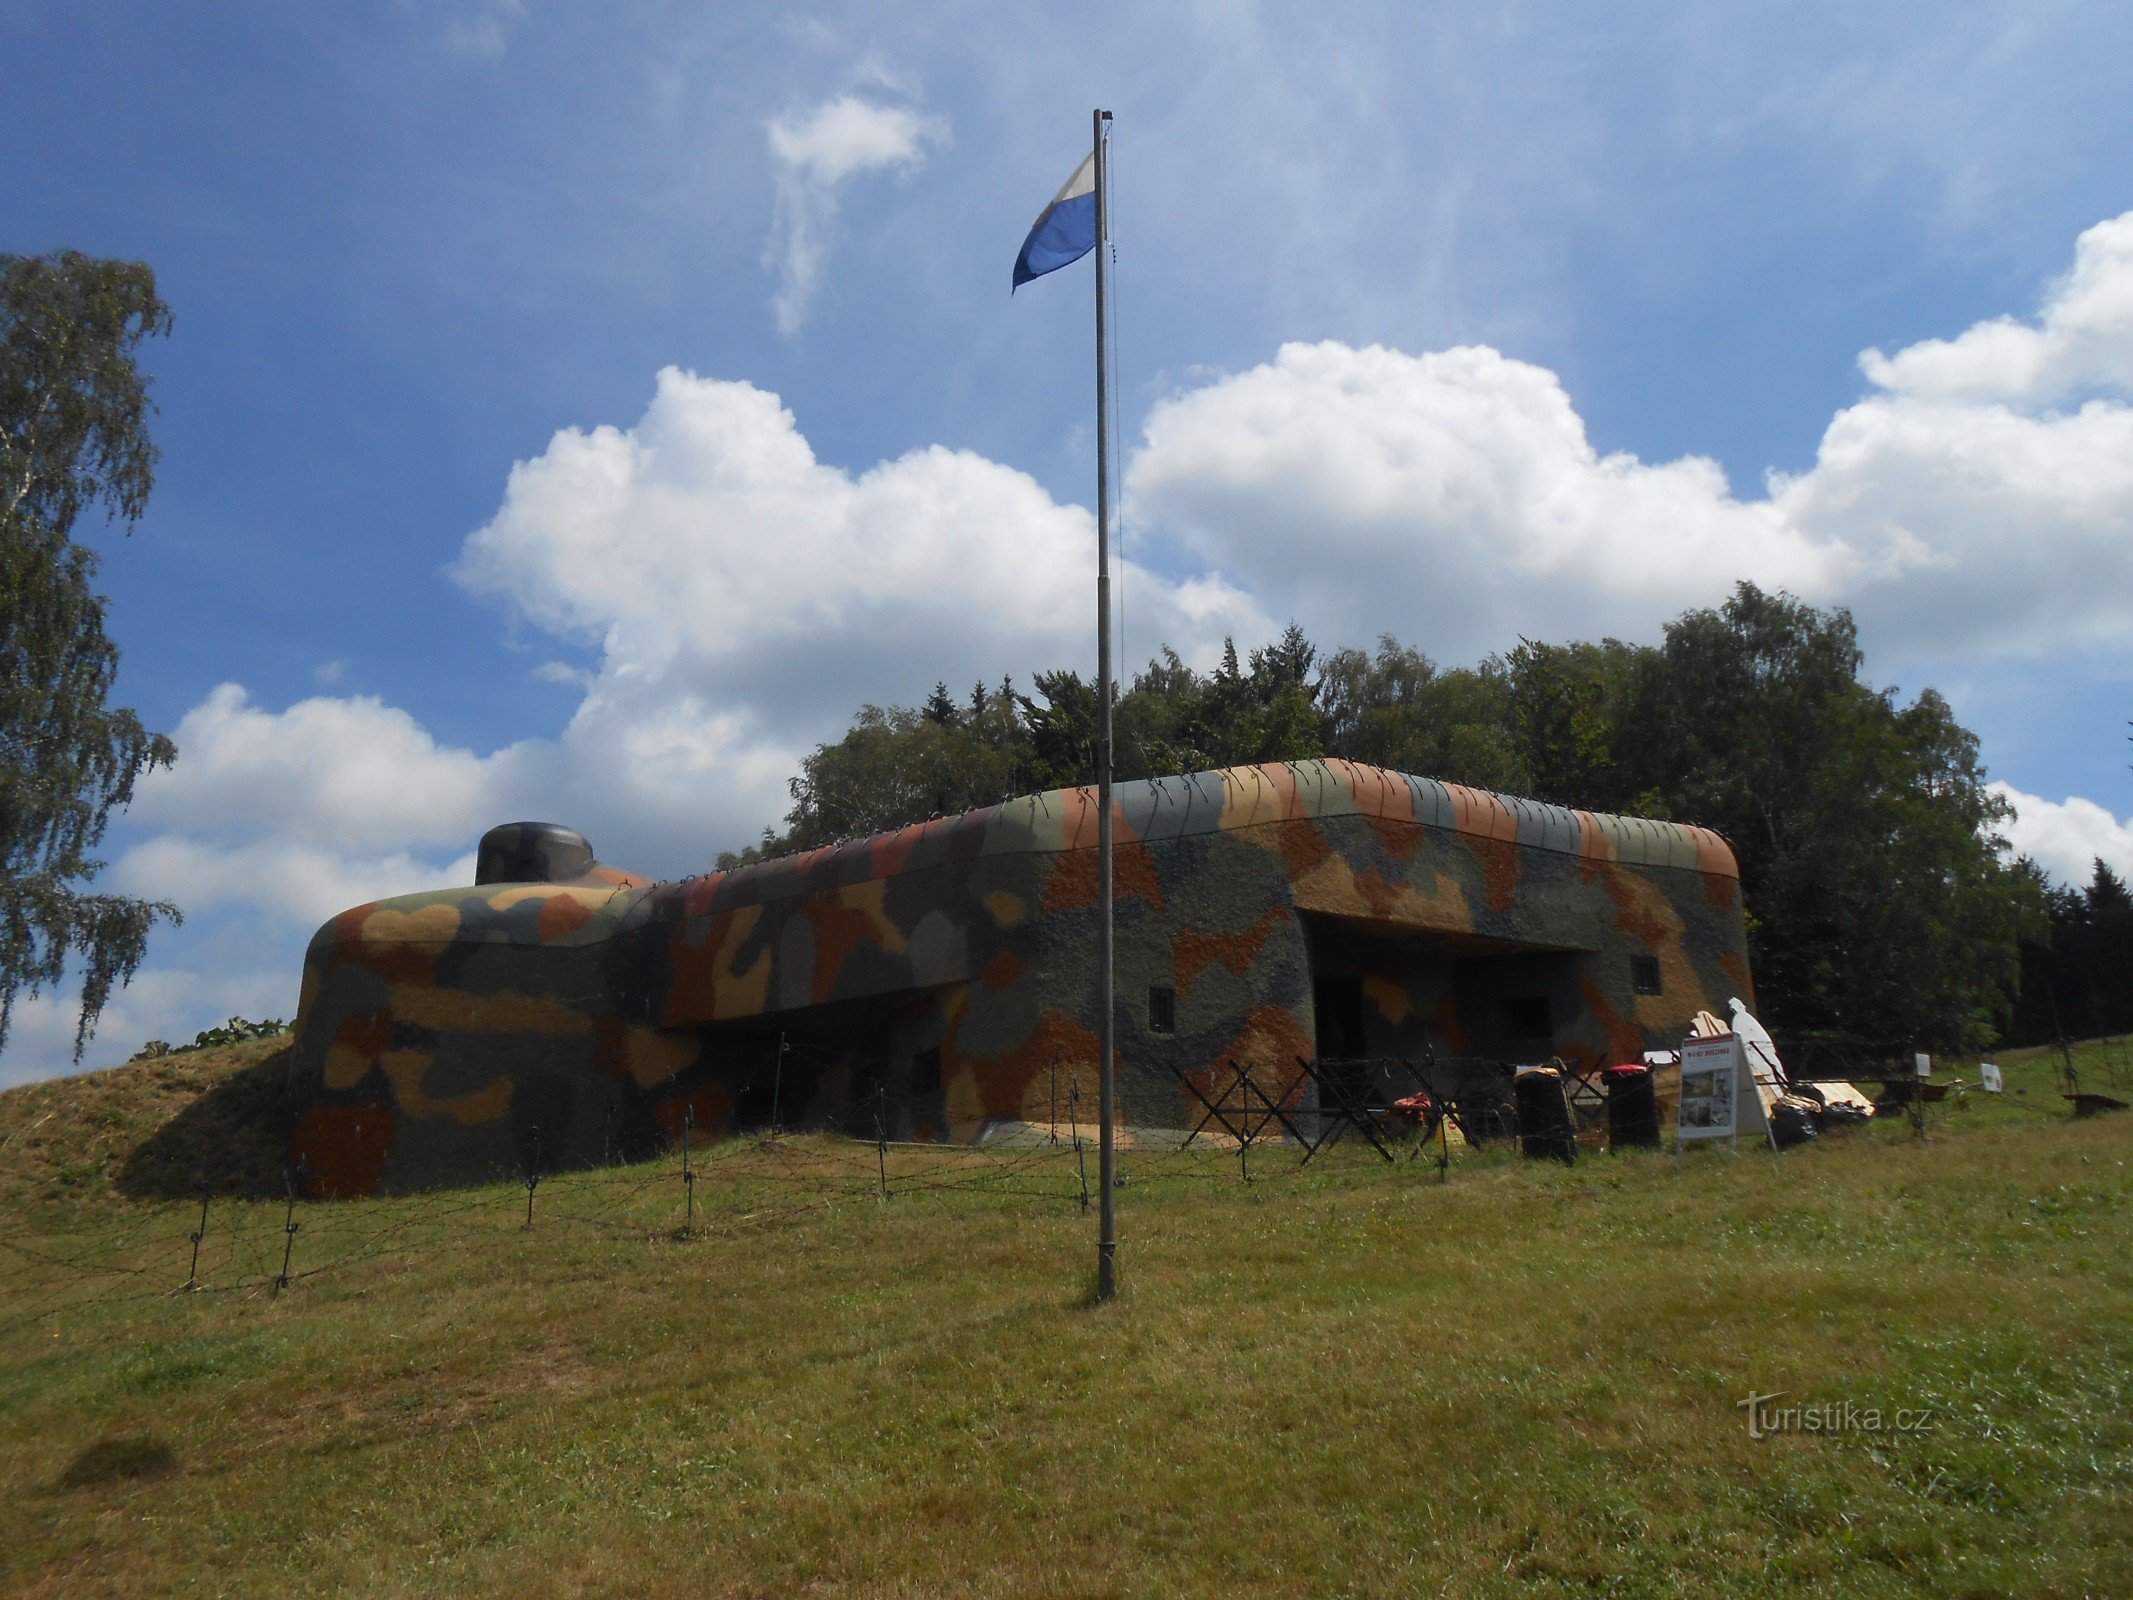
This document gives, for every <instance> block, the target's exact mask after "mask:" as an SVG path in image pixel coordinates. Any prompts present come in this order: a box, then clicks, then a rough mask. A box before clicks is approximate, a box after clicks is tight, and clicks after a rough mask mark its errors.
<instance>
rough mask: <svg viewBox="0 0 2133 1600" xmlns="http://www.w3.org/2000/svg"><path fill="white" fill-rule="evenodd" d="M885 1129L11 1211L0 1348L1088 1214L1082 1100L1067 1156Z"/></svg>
mask: <svg viewBox="0 0 2133 1600" xmlns="http://www.w3.org/2000/svg"><path fill="white" fill-rule="evenodd" d="M1069 1087H1070V1090H1071V1086H1069ZM1062 1120H1063V1121H1064V1120H1066V1119H1062ZM878 1126H879V1128H880V1132H879V1133H878V1135H877V1137H875V1138H873V1139H865V1138H853V1137H848V1136H844V1135H839V1134H831V1133H821V1132H809V1133H805V1134H797V1135H793V1134H782V1133H779V1132H776V1131H770V1130H762V1131H758V1132H756V1133H751V1134H745V1135H740V1136H726V1137H720V1138H713V1137H711V1136H710V1135H708V1134H705V1133H703V1132H701V1131H700V1130H696V1129H693V1128H690V1129H686V1130H685V1135H686V1136H685V1137H684V1138H682V1139H679V1140H676V1141H675V1142H674V1144H673V1146H672V1148H670V1149H669V1150H668V1151H667V1152H665V1153H663V1154H662V1155H660V1156H658V1157H655V1158H651V1159H647V1160H640V1161H635V1162H630V1163H627V1164H621V1163H618V1164H614V1165H609V1166H602V1167H592V1168H582V1169H576V1170H545V1171H544V1170H541V1169H540V1168H539V1167H538V1166H537V1165H535V1164H529V1165H528V1167H527V1168H526V1170H524V1171H523V1172H521V1173H520V1174H518V1175H516V1178H515V1179H514V1177H513V1175H512V1174H510V1173H500V1174H498V1181H497V1182H495V1183H492V1184H490V1185H486V1186H483V1187H479V1188H450V1189H436V1190H430V1191H426V1192H420V1193H411V1194H404V1195H392V1196H384V1197H377V1198H369V1199H339V1200H306V1199H303V1198H300V1184H299V1181H298V1175H297V1174H295V1173H289V1174H286V1175H285V1183H284V1192H283V1193H282V1194H281V1195H279V1196H274V1195H268V1194H243V1193H231V1192H228V1191H226V1190H217V1189H213V1188H210V1187H207V1186H204V1185H203V1186H200V1187H199V1188H197V1189H196V1190H195V1192H194V1193H193V1194H192V1195H190V1196H188V1197H186V1198H183V1199H164V1200H146V1199H140V1198H136V1197H132V1196H128V1195H126V1194H123V1193H121V1192H120V1191H118V1190H116V1189H114V1190H112V1191H110V1192H108V1193H104V1194H99V1195H95V1196H93V1197H89V1198H86V1199H73V1198H70V1199H66V1200H56V1199H47V1200H42V1201H35V1200H33V1201H31V1202H30V1203H28V1204H19V1205H11V1206H9V1207H7V1208H5V1209H4V1210H0V1334H7V1333H12V1332H15V1331H17V1330H19V1329H21V1328H23V1327H25V1326H28V1325H34V1324H36V1323H39V1322H42V1321H45V1320H50V1319H55V1318H59V1319H64V1318H67V1317H72V1316H78V1315H80V1314H83V1313H86V1312H90V1311H97V1310H103V1309H116V1308H120V1307H124V1306H126V1305H129V1304H136V1303H141V1302H146V1301H150V1300H154V1299H159V1298H169V1297H176V1296H192V1297H207V1298H224V1299H235V1300H246V1299H256V1300H268V1299H272V1298H275V1297H277V1296H280V1295H285V1294H290V1293H296V1292H301V1290H302V1289H303V1288H304V1287H305V1286H306V1285H309V1284H312V1283H315V1282H317V1281H318V1280H321V1279H324V1278H327V1277H329V1276H345V1275H347V1274H349V1273H351V1272H354V1271H355V1270H357V1269H360V1268H363V1267H366V1266H370V1265H374V1264H378V1263H389V1262H396V1261H406V1262H412V1261H414V1260H416V1259H418V1258H434V1257H439V1256H447V1255H451V1254H455V1253H460V1254H465V1253H473V1254H479V1253H482V1252H493V1251H494V1250H496V1249H497V1248H498V1247H499V1246H500V1245H502V1244H503V1243H505V1242H506V1241H508V1240H510V1239H512V1238H514V1237H516V1238H524V1237H527V1236H529V1235H532V1236H540V1235H561V1234H570V1233H575V1234H588V1235H606V1236H610V1237H613V1238H616V1239H618V1240H635V1241H639V1242H646V1243H658V1242H662V1241H665V1242H673V1243H682V1242H687V1241H691V1240H717V1239H726V1238H735V1237H740V1236H744V1235H752V1234H763V1233H767V1232H772V1231H775V1230H777V1229H779V1228H782V1227H785V1226H789V1225H791V1224H793V1223H796V1222H799V1221H801V1220H803V1219H805V1218H808V1217H811V1216H815V1215H818V1214H820V1213H822V1212H824V1211H826V1210H830V1209H833V1208H837V1207H843V1206H851V1205H855V1204H859V1203H862V1202H865V1203H875V1204H895V1203H899V1202H906V1201H911V1200H916V1199H924V1198H929V1197H940V1198H947V1197H955V1198H958V1199H967V1200H972V1201H975V1202H977V1203H978V1205H977V1210H978V1211H979V1212H983V1211H994V1212H996V1211H997V1210H999V1209H1001V1208H1006V1209H1011V1210H1015V1211H1027V1212H1036V1213H1041V1212H1044V1211H1047V1210H1050V1211H1053V1212H1055V1213H1057V1214H1059V1215H1061V1216H1079V1215H1080V1214H1081V1213H1082V1212H1083V1211H1084V1210H1085V1209H1087V1208H1088V1207H1089V1206H1090V1203H1091V1199H1090V1194H1089V1185H1090V1182H1091V1181H1092V1173H1091V1168H1092V1167H1093V1162H1091V1161H1090V1160H1089V1159H1088V1147H1089V1145H1090V1144H1092V1143H1093V1141H1094V1137H1095V1131H1096V1130H1095V1129H1094V1128H1093V1127H1092V1126H1091V1125H1090V1124H1089V1123H1088V1122H1086V1121H1083V1120H1080V1110H1079V1106H1078V1101H1077V1104H1076V1105H1075V1107H1074V1109H1073V1126H1072V1129H1071V1131H1069V1129H1067V1128H1065V1127H1062V1128H1061V1129H1060V1130H1059V1137H1058V1139H1057V1142H1056V1143H1055V1142H1053V1140H1052V1138H1051V1137H1050V1136H1048V1134H1047V1130H1046V1129H1045V1127H1044V1126H1043V1125H1041V1124H1026V1125H1023V1127H1022V1128H1021V1130H1020V1132H1019V1135H1018V1136H1017V1137H1015V1138H1013V1139H1010V1140H1008V1141H1005V1142H1000V1143H994V1144H991V1145H987V1146H979V1147H973V1146H969V1145H960V1144H948V1143H939V1142H914V1141H906V1140H898V1139H892V1138H890V1137H888V1125H887V1122H886V1119H884V1120H883V1121H882V1122H881V1123H880V1124H878ZM1175 1137H1176V1138H1182V1137H1183V1130H1178V1131H1177V1133H1176V1135H1175ZM1236 1171H1237V1167H1236V1162H1235V1159H1234V1154H1233V1152H1230V1151H1228V1150H1226V1149H1222V1148H1219V1147H1217V1146H1214V1145H1210V1144H1208V1143H1207V1142H1206V1141H1205V1138H1204V1136H1203V1139H1202V1141H1201V1142H1200V1145H1199V1146H1198V1147H1197V1148H1194V1149H1188V1150H1178V1149H1175V1148H1162V1147H1160V1146H1154V1147H1151V1146H1136V1147H1132V1148H1128V1149H1126V1150H1124V1151H1122V1152H1121V1182H1122V1183H1127V1184H1132V1185H1134V1186H1137V1187H1139V1188H1140V1189H1142V1190H1143V1191H1144V1192H1156V1191H1159V1190H1161V1189H1164V1188H1167V1187H1174V1186H1177V1185H1181V1184H1218V1183H1223V1182H1234V1181H1235V1175H1236ZM964 1214H970V1213H968V1212H967V1211H966V1212H965V1213H964Z"/></svg>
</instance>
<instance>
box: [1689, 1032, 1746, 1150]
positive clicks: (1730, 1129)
mask: <svg viewBox="0 0 2133 1600" xmlns="http://www.w3.org/2000/svg"><path fill="white" fill-rule="evenodd" d="M1740 1064H1741V1048H1740V1040H1738V1039H1736V1038H1735V1037H1734V1036H1733V1035H1732V1034H1730V1033H1722V1034H1719V1035H1718V1036H1717V1037H1716V1038H1711V1039H1689V1040H1685V1041H1683V1043H1682V1046H1681V1116H1680V1123H1679V1132H1680V1134H1681V1137H1682V1138H1683V1139H1684V1140H1688V1139H1732V1138H1736V1137H1738V1130H1737V1129H1736V1126H1735V1123H1736V1119H1737V1117H1738V1114H1739V1109H1740V1095H1739V1089H1740V1076H1741V1072H1740Z"/></svg>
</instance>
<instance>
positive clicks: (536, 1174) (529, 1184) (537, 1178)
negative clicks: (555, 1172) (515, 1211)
mask: <svg viewBox="0 0 2133 1600" xmlns="http://www.w3.org/2000/svg"><path fill="white" fill-rule="evenodd" d="M527 1131H528V1132H529V1133H531V1134H532V1136H533V1150H532V1154H531V1156H530V1157H529V1159H528V1160H527V1162H526V1176H525V1179H524V1182H525V1185H526V1226H527V1227H529V1228H530V1227H532V1226H533V1191H534V1190H536V1189H538V1188H539V1187H540V1186H541V1130H540V1129H539V1128H531V1129H528V1130H527Z"/></svg>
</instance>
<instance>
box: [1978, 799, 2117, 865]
mask: <svg viewBox="0 0 2133 1600" xmlns="http://www.w3.org/2000/svg"><path fill="white" fill-rule="evenodd" d="M1990 787H1991V788H1992V791H1993V793H1995V794H1997V795H1998V796H1999V797H2000V798H2001V799H2003V800H2005V801H2007V802H2008V803H2009V804H2010V805H2012V806H2013V807H2014V808H2015V814H2014V820H2013V821H2011V822H2009V823H2008V825H2007V848H2008V849H2009V850H2010V851H2011V852H2013V853H2014V854H2015V855H2022V856H2028V857H2029V858H2030V859H2031V860H2032V861H2034V862H2036V863H2037V865H2038V866H2040V867H2042V868H2043V869H2044V870H2045V871H2046V872H2047V873H2049V874H2050V875H2051V876H2052V877H2054V878H2056V879H2058V880H2059V881H2060V882H2061V883H2064V884H2069V885H2071V886H2073V887H2074V888H2077V889H2079V888H2082V887H2084V886H2086V885H2087V883H2088V882H2089V879H2090V877H2091V876H2092V875H2093V874H2094V872H2095V870H2096V863H2097V862H2098V861H2099V860H2100V861H2102V862H2103V863H2104V865H2105V866H2107V867H2109V868H2110V869H2111V870H2112V871H2113V872H2115V873H2117V874H2118V875H2119V876H2120V877H2121V878H2133V821H2126V820H2122V819H2120V818H2118V817H2114V816H2113V815H2111V813H2110V812H2109V811H2107V810H2105V809H2104V808H2103V807H2102V806H2100V805H2098V804H2097V803H2096V802H2095V801H2093V800H2085V799H2083V798H2082V797H2081V796H2080V795H2069V796H2067V798H2066V799H2064V800H2046V799H2044V798H2043V797H2042V796H2041V795H2034V794H2024V793H2023V792H2022V791H2021V790H2019V789H2017V788H2015V787H2013V786H2012V785H2011V784H2005V783H1995V784H1993V785H1991V786H1990Z"/></svg>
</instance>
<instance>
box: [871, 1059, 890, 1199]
mask: <svg viewBox="0 0 2133 1600" xmlns="http://www.w3.org/2000/svg"><path fill="white" fill-rule="evenodd" d="M888 1099H889V1086H888V1085H887V1084H886V1083H880V1084H876V1085H875V1086H874V1161H875V1165H876V1166H877V1167H878V1168H879V1169H880V1172H881V1197H882V1199H884V1200H886V1199H888V1198H889V1130H888V1124H887V1122H886V1121H885V1120H884V1118H883V1115H882V1113H883V1111H884V1110H885V1109H886V1107H887V1105H888Z"/></svg>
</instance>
